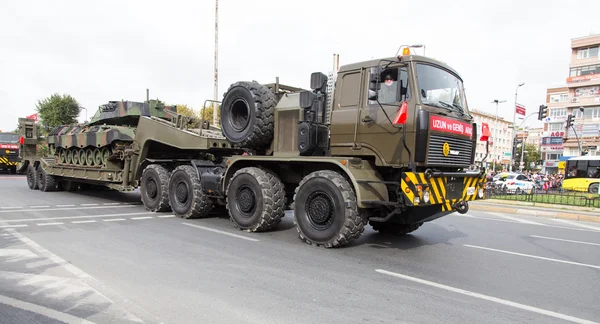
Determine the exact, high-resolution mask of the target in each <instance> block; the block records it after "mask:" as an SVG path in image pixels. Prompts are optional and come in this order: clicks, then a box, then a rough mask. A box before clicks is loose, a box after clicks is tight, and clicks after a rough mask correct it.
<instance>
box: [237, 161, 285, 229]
mask: <svg viewBox="0 0 600 324" xmlns="http://www.w3.org/2000/svg"><path fill="white" fill-rule="evenodd" d="M226 201H227V209H228V210H229V217H230V219H231V221H232V222H233V224H234V226H235V227H237V228H239V229H240V230H244V231H247V232H262V231H267V230H270V229H273V228H275V227H277V225H279V223H280V222H281V217H283V214H284V212H285V210H284V207H285V190H284V187H283V183H282V182H281V180H279V177H277V175H275V173H273V172H271V171H269V170H265V169H261V168H256V167H248V168H243V169H240V170H238V171H237V172H236V173H235V174H234V175H233V177H232V178H231V180H230V181H229V184H228V185H227V199H226Z"/></svg>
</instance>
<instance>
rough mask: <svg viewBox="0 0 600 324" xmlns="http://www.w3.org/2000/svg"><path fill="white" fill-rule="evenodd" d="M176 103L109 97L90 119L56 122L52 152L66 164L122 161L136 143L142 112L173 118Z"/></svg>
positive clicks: (50, 142) (51, 138) (50, 136)
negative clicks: (74, 123) (75, 121)
mask: <svg viewBox="0 0 600 324" xmlns="http://www.w3.org/2000/svg"><path fill="white" fill-rule="evenodd" d="M176 114H177V107H176V106H167V105H165V104H164V103H163V102H161V101H160V100H147V101H145V102H134V101H109V102H108V103H106V104H103V105H101V106H100V107H99V108H98V111H97V112H96V113H95V114H94V116H93V117H92V118H91V119H90V121H89V122H88V123H84V124H77V125H62V126H57V127H55V128H54V129H52V131H50V133H49V134H48V137H47V138H48V147H49V149H50V154H53V155H54V156H55V157H56V162H57V164H59V165H64V166H78V167H84V168H94V169H98V168H99V169H102V168H105V167H106V166H107V164H108V163H115V164H121V163H123V161H124V158H125V156H124V150H125V148H127V147H129V146H131V145H132V143H133V138H134V137H135V131H136V128H137V125H138V121H139V118H140V116H148V117H158V118H161V119H172V117H173V116H176Z"/></svg>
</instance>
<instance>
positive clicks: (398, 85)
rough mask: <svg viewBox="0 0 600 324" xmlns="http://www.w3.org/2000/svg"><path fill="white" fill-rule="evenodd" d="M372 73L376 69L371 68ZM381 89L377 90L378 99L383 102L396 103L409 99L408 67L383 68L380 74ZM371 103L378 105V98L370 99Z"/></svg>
mask: <svg viewBox="0 0 600 324" xmlns="http://www.w3.org/2000/svg"><path fill="white" fill-rule="evenodd" d="M370 73H371V75H372V74H374V73H377V72H376V69H371V72H370ZM379 80H381V82H380V83H379V89H378V90H377V100H378V101H379V103H381V104H394V103H398V102H401V101H405V100H406V101H408V100H409V99H410V98H409V92H410V91H409V85H408V68H407V67H406V66H403V67H399V68H389V69H385V70H382V71H381V73H380V75H379ZM369 105H377V101H376V100H369Z"/></svg>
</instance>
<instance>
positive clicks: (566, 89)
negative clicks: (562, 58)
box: [542, 34, 600, 172]
mask: <svg viewBox="0 0 600 324" xmlns="http://www.w3.org/2000/svg"><path fill="white" fill-rule="evenodd" d="M546 105H547V106H548V117H547V118H546V119H545V120H544V132H543V133H542V158H543V160H544V170H545V171H548V172H556V171H557V170H558V161H559V159H560V158H561V157H563V156H580V155H582V152H587V155H600V34H597V35H590V36H585V37H578V38H573V39H571V62H570V64H569V74H568V77H567V78H566V85H565V86H562V87H556V88H549V89H547V91H546ZM569 114H572V115H574V116H575V122H574V126H575V127H574V128H575V129H574V130H573V128H570V129H568V130H567V129H566V128H565V122H566V120H567V116H568V115H569Z"/></svg>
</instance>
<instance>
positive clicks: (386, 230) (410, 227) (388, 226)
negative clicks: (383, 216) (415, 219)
mask: <svg viewBox="0 0 600 324" xmlns="http://www.w3.org/2000/svg"><path fill="white" fill-rule="evenodd" d="M369 225H371V227H373V229H374V230H376V231H378V232H379V233H381V234H393V235H406V234H408V233H412V232H414V231H416V230H417V229H418V228H419V227H421V226H422V225H423V223H415V224H398V223H380V222H369Z"/></svg>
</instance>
